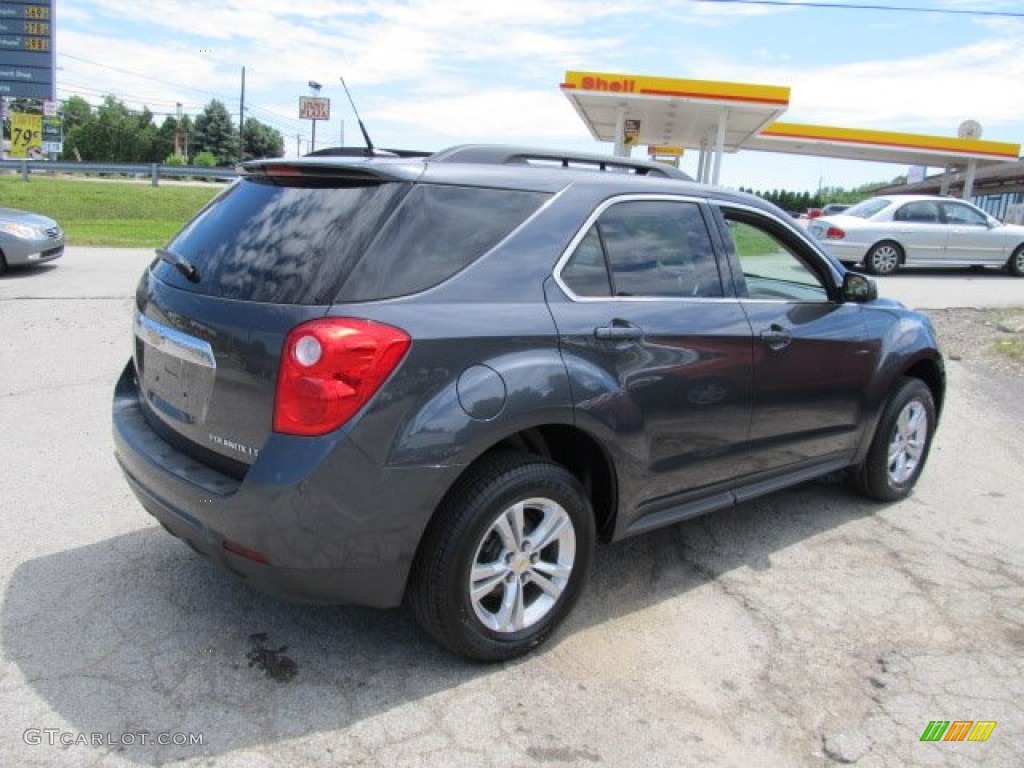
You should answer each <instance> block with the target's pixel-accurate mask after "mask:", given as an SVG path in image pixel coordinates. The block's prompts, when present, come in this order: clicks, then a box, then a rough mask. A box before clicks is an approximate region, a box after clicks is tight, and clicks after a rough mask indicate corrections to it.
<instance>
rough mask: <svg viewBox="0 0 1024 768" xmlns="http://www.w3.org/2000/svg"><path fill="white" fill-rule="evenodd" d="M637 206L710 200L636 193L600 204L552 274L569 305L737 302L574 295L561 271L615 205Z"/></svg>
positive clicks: (699, 203)
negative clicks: (604, 214)
mask: <svg viewBox="0 0 1024 768" xmlns="http://www.w3.org/2000/svg"><path fill="white" fill-rule="evenodd" d="M636 202H643V203H650V202H655V203H663V202H669V203H694V204H696V205H697V206H701V207H703V206H706V205H707V203H708V199H707V198H705V197H695V196H692V195H665V194H653V195H652V194H643V193H636V192H634V193H630V194H627V195H617V196H615V197H610V198H608V199H607V200H605V201H604V202H603V203H601V204H600V205H599V206H597V208H595V209H594V210H593V211H592V212H591V213H590V216H588V217H587V219H586V221H584V222H583V226H581V227H580V228H579V230H578V231H577V232H576V234H575V235H574V236H573V238H572V240H570V241H569V245H567V246H566V248H565V250H564V251H562V255H561V256H559V257H558V261H557V262H555V268H554V270H553V271H552V277H554V280H555V283H556V284H557V285H558V287H559V288H561V289H562V292H563V293H564V294H565V295H566V296H568V297H569V300H570V301H573V302H575V303H580V304H592V303H594V302H598V301H605V302H607V301H615V302H624V301H627V302H637V301H642V302H658V301H661V302H679V301H699V302H701V303H706V302H710V301H716V302H721V301H736V298H737V297H735V296H707V297H703V296H579V295H577V294H576V293H575V292H573V290H572V289H571V288H569V286H568V285H567V284H566V283H565V281H564V280H562V270H563V269H564V268H565V265H566V264H567V263H568V261H569V259H570V258H572V255H573V253H575V251H576V248H577V247H578V246H579V244H580V243H581V242H582V241H583V238H584V237H586V236H587V232H589V231H590V228H591V227H592V226H594V222H596V221H597V220H598V219H599V218H600V217H601V214H602V213H604V212H605V211H607V210H608V209H609V208H611V207H612V206H613V205H618V204H619V203H636ZM708 238H709V240H710V241H711V244H712V247H714V245H715V242H714V236H713V235H712V233H711V231H710V229H709V230H708ZM715 259H716V261H717V259H718V251H717V249H715ZM719 266H721V265H719ZM722 287H723V289H724V288H725V286H724V285H723V286H722Z"/></svg>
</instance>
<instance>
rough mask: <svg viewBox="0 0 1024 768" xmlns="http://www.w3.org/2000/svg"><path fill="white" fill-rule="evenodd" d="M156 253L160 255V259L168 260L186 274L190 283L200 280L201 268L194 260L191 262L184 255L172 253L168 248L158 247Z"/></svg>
mask: <svg viewBox="0 0 1024 768" xmlns="http://www.w3.org/2000/svg"><path fill="white" fill-rule="evenodd" d="M156 255H157V256H158V257H160V261H166V262H167V263H168V264H170V265H171V266H172V267H174V268H175V269H176V270H178V271H179V272H181V274H183V275H184V276H185V279H186V280H188V281H189V282H190V283H198V282H199V270H197V269H196V268H195V266H194V265H193V264H192V262H190V261H189V260H188V259H186V258H185V257H184V256H179V255H178V254H176V253H172V252H171V251H169V250H167V249H166V248H157V249H156Z"/></svg>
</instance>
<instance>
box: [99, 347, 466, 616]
mask: <svg viewBox="0 0 1024 768" xmlns="http://www.w3.org/2000/svg"><path fill="white" fill-rule="evenodd" d="M113 433H114V450H115V455H116V458H117V461H118V463H119V464H120V466H121V469H122V470H123V471H124V474H125V477H126V478H127V480H128V484H129V486H130V487H131V489H132V491H133V492H134V493H135V495H136V497H137V498H138V499H139V501H140V502H141V503H142V506H143V507H144V508H145V509H146V510H147V511H148V512H149V513H150V514H151V515H153V516H154V517H155V518H156V519H157V520H158V521H160V522H161V523H162V524H163V525H164V527H166V528H167V529H168V530H170V531H171V532H172V533H173V534H175V535H176V536H178V537H179V538H181V539H183V540H184V541H185V542H187V543H188V544H189V545H190V546H191V547H192V548H193V549H195V550H196V551H197V552H199V553H200V554H202V555H204V556H205V557H207V558H208V559H209V560H211V561H212V562H214V563H216V564H217V565H219V566H221V567H222V568H225V569H226V570H228V571H231V572H232V573H234V574H236V575H237V576H240V577H242V578H244V579H245V580H247V581H249V582H251V583H252V584H254V585H255V586H257V587H258V588H260V589H262V590H264V591H266V592H270V593H273V594H277V595H279V596H282V597H285V598H288V599H292V600H300V601H310V602H324V603H346V604H356V605H368V606H374V607H391V606H395V605H398V604H399V603H400V602H401V600H402V596H403V594H404V591H405V583H406V579H407V578H408V573H409V569H410V567H411V565H412V559H413V557H414V555H415V552H416V547H417V545H418V543H419V540H420V537H421V535H422V533H423V529H424V528H425V527H426V524H427V522H428V521H429V519H430V515H431V514H432V511H433V509H434V508H435V507H436V505H437V503H438V501H439V500H440V498H441V497H442V496H443V494H444V492H445V490H446V489H447V487H448V485H449V484H450V483H451V482H453V481H454V477H455V476H456V475H457V473H458V468H456V467H411V468H389V467H380V466H377V465H374V464H373V463H372V462H371V461H370V460H369V459H367V457H366V456H365V455H364V454H363V453H362V452H361V451H359V450H358V449H357V448H356V447H354V445H353V444H352V441H351V440H347V439H344V436H339V435H333V436H326V437H324V438H296V437H288V436H284V435H276V434H274V435H272V436H271V437H270V438H269V439H268V441H267V443H266V445H264V446H263V447H262V448H261V450H260V454H259V458H258V459H257V460H256V462H255V463H254V464H253V465H252V467H251V468H250V469H249V471H248V473H247V474H246V476H245V478H244V479H242V480H237V479H235V478H232V477H229V476H227V475H225V474H222V473H220V472H218V471H216V470H214V469H212V468H210V467H208V466H206V465H203V464H200V463H199V462H197V461H195V460H194V459H192V458H191V457H190V456H188V455H186V454H184V453H182V452H180V451H178V450H176V449H175V448H174V447H172V446H171V445H169V444H168V443H167V442H166V441H164V440H163V439H162V438H161V437H160V436H159V435H158V434H157V433H156V432H154V431H153V429H152V428H151V427H150V426H149V424H148V423H147V421H146V419H145V417H144V415H143V412H142V408H141V406H140V404H139V398H138V390H137V385H136V382H135V377H134V370H133V367H132V365H131V363H129V364H128V366H127V367H126V368H125V370H124V372H123V373H122V375H121V378H120V380H119V381H118V383H117V386H116V388H115V392H114V402H113Z"/></svg>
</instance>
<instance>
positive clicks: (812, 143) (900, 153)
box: [561, 70, 1020, 198]
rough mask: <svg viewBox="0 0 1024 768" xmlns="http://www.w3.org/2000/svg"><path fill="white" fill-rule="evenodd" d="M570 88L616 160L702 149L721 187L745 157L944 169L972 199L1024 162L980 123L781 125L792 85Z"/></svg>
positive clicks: (638, 81) (569, 78) (674, 82)
mask: <svg viewBox="0 0 1024 768" xmlns="http://www.w3.org/2000/svg"><path fill="white" fill-rule="evenodd" d="M561 90H562V93H563V94H564V95H565V97H566V98H567V99H568V100H569V103H570V104H572V106H573V108H574V109H575V110H576V113H577V114H578V115H579V117H580V119H581V120H582V121H583V123H584V125H586V127H587V129H588V130H589V131H590V134H591V136H593V138H595V139H596V140H598V141H603V142H610V143H613V144H614V154H615V155H616V156H618V157H628V156H629V155H630V153H631V151H632V149H633V148H634V147H636V146H639V145H644V144H646V145H647V147H648V154H649V155H650V156H651V158H652V159H656V160H661V161H664V162H669V163H672V164H675V165H678V163H679V159H680V157H681V156H682V154H683V152H684V151H685V150H696V151H697V152H699V155H698V161H697V180H698V181H702V182H709V183H712V184H717V183H718V182H719V178H720V174H721V168H722V162H723V157H724V155H726V154H727V153H728V154H732V153H736V152H740V151H741V150H742V151H757V152H776V153H784V154H786V153H788V154H796V155H811V156H819V157H827V158H833V159H844V160H868V161H873V162H883V163H895V164H900V165H903V166H922V167H925V168H927V167H935V168H943V169H945V170H946V174H945V178H947V179H948V178H949V177H951V176H952V175H953V173H954V172H960V173H961V174H963V175H964V181H963V184H962V187H963V197H964V198H970V197H971V193H972V188H973V181H974V176H975V174H976V173H977V171H978V169H980V168H984V167H987V166H993V165H998V164H1002V163H1007V162H1016V161H1017V160H1018V159H1019V156H1020V144H1012V143H1007V142H1000V141H984V140H982V139H980V138H979V137H978V134H979V132H980V131H979V130H978V128H977V123H973V122H972V121H967V122H965V123H964V124H963V126H961V131H960V134H961V135H960V136H959V137H949V136H930V135H925V134H917V133H898V132H894V131H877V130H863V129H857V128H840V127H834V126H824V125H804V124H798V123H785V122H779V118H780V117H781V116H782V115H783V113H785V111H786V110H787V108H788V107H789V96H790V89H789V88H787V87H783V86H775V85H759V84H753V83H731V82H718V81H712V80H683V79H678V78H667V77H648V76H644V75H627V74H610V73H602V72H581V71H572V70H571V71H568V72H566V73H565V79H564V81H563V82H562V84H561ZM941 192H942V194H948V192H949V189H948V186H946V185H943V188H942V190H941Z"/></svg>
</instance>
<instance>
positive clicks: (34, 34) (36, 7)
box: [0, 0, 56, 99]
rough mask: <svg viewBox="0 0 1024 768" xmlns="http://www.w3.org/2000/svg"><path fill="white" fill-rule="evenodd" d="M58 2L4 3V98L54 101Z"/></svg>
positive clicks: (0, 42)
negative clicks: (55, 32) (55, 4)
mask: <svg viewBox="0 0 1024 768" xmlns="http://www.w3.org/2000/svg"><path fill="white" fill-rule="evenodd" d="M53 3H54V0H30V2H20V1H19V0H0V96H2V97H7V98H19V97H20V98H28V99H54V98H56V92H55V91H56V89H55V87H54V85H55V82H54V70H55V69H56V67H55V66H54V57H55V49H54V45H53V43H54V40H55V35H54V15H53Z"/></svg>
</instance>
